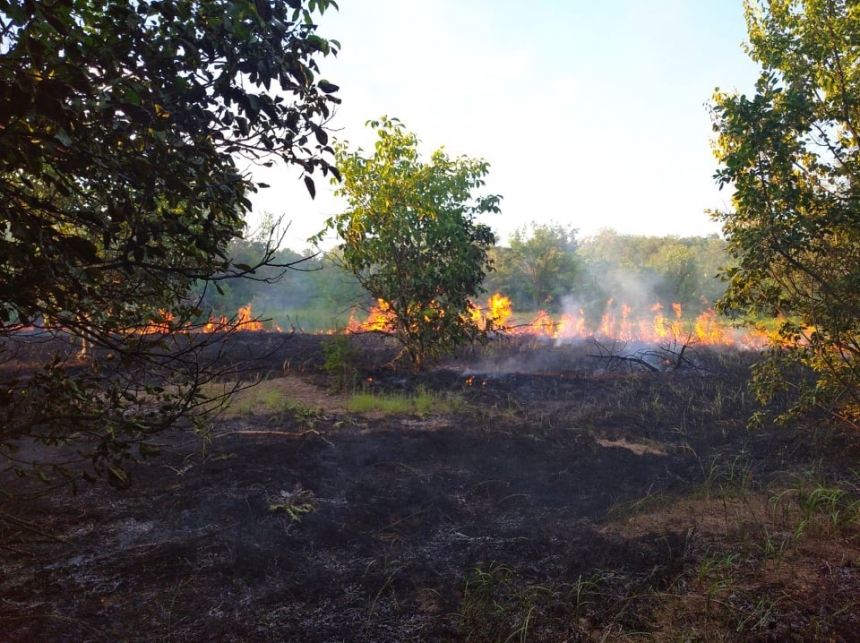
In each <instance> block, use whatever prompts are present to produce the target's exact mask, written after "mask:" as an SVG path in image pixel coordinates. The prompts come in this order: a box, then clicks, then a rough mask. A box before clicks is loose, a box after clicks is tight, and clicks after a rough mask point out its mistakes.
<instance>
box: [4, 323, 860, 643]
mask: <svg viewBox="0 0 860 643" xmlns="http://www.w3.org/2000/svg"><path fill="white" fill-rule="evenodd" d="M254 341H259V342H262V341H263V340H254ZM322 341H324V340H323V339H316V340H313V339H307V338H302V339H301V341H300V342H296V343H295V344H292V346H293V349H290V348H289V346H290V344H289V343H287V344H284V345H282V346H281V347H280V348H278V349H277V351H270V352H269V353H267V354H266V355H265V359H262V358H261V359H259V360H257V361H255V362H254V364H255V366H254V369H255V372H257V373H262V374H265V376H266V378H267V387H268V388H261V389H259V391H258V392H257V393H255V392H254V391H249V392H248V393H249V395H250V396H252V397H251V398H248V399H252V400H254V403H253V404H252V408H247V409H245V410H241V409H240V410H241V412H235V411H236V410H237V408H238V407H240V406H241V404H242V400H237V404H236V406H234V409H233V410H234V414H233V415H227V416H226V417H224V418H222V419H221V420H219V422H218V423H217V424H216V426H215V427H214V428H213V433H212V435H213V438H212V440H211V442H210V443H209V444H208V445H207V447H206V449H205V451H204V450H201V449H200V446H201V445H199V444H197V443H194V442H189V441H188V437H187V436H183V435H181V434H176V435H173V436H165V437H166V439H167V438H168V437H169V438H170V440H169V441H170V443H171V444H172V447H171V448H168V449H165V452H164V453H163V455H162V456H160V457H159V458H158V459H156V460H153V461H151V462H149V463H146V464H141V465H139V466H135V467H134V468H133V471H132V476H133V483H134V484H133V486H132V487H131V489H129V490H127V491H125V492H116V491H114V490H111V489H108V488H106V487H105V486H103V485H97V486H91V487H86V488H83V489H82V490H81V491H80V492H79V493H78V494H77V495H76V496H72V495H69V494H61V495H52V496H43V497H38V498H34V499H32V500H30V501H28V502H27V503H26V504H24V503H17V502H14V501H11V500H6V501H4V502H3V503H2V506H0V509H2V511H4V512H6V513H7V514H8V515H11V516H14V517H17V518H18V519H20V520H26V521H28V522H30V523H34V524H36V525H37V526H38V527H39V528H40V529H41V530H42V531H43V532H45V533H47V534H50V535H51V536H52V537H53V538H56V539H58V540H56V541H52V540H45V541H44V542H34V540H33V538H23V537H18V536H20V534H17V532H14V530H12V529H10V528H8V527H7V528H6V531H4V532H3V534H2V536H3V538H4V544H5V545H6V547H7V548H6V550H5V552H4V553H5V555H4V557H3V560H2V562H0V578H2V583H3V592H2V601H0V639H2V640H4V641H12V642H15V641H18V642H22V643H23V642H25V641H27V642H29V641H34V640H46V641H115V640H123V641H167V640H171V641H284V640H296V641H306V642H311V643H312V642H315V641H319V642H323V641H326V642H328V641H414V640H421V641H465V640H469V641H506V640H530V641H563V640H571V641H587V640H641V637H642V635H643V633H647V635H648V637H649V638H650V640H658V641H660V640H667V641H669V640H685V639H686V640H704V641H710V640H713V641H717V640H720V641H725V640H744V641H750V640H761V641H765V640H834V641H840V640H842V641H850V640H855V639H854V637H855V635H856V632H857V631H860V623H858V622H857V616H856V615H857V614H860V604H858V598H857V597H858V596H860V592H858V590H860V574H858V573H857V569H858V568H860V550H858V542H860V532H858V525H857V521H856V520H855V517H856V512H855V514H852V511H854V509H856V507H855V506H854V505H852V502H854V499H856V498H857V497H858V495H857V491H858V489H857V487H856V485H857V479H856V476H854V475H853V474H852V473H851V468H852V467H855V466H856V461H857V458H858V455H860V447H858V444H857V440H856V436H855V435H853V434H852V433H851V432H849V431H846V430H843V429H841V428H840V427H832V426H830V427H825V426H823V425H822V426H820V427H809V426H807V427H796V428H794V429H786V428H777V427H766V428H764V429H762V430H759V431H750V430H748V429H747V428H746V418H747V417H748V416H749V414H750V413H751V412H752V410H753V408H754V407H753V406H752V403H751V402H750V399H749V395H748V394H746V392H745V386H744V378H745V375H746V373H747V372H748V366H749V360H750V356H749V355H747V354H745V353H713V354H712V353H709V352H706V351H700V352H699V353H697V354H696V353H691V354H695V355H697V360H698V361H697V362H696V363H695V368H692V367H691V368H690V369H687V370H675V371H672V372H650V371H649V372H637V371H636V370H635V369H631V370H627V371H624V372H607V371H606V369H605V365H604V364H600V365H597V366H596V365H595V364H594V363H593V362H590V361H589V360H588V358H587V356H586V355H584V352H586V351H579V350H577V349H576V348H575V347H560V349H558V350H557V349H552V350H553V351H555V352H552V353H547V351H549V350H550V349H549V348H548V347H546V346H541V345H535V344H534V343H532V344H530V345H528V346H525V345H520V344H516V343H514V342H506V343H504V344H503V345H501V344H500V345H491V346H490V347H488V348H487V349H486V351H485V352H484V353H481V354H479V355H471V356H464V357H462V358H461V360H459V361H456V362H451V363H449V364H446V365H440V366H439V367H438V368H435V369H432V370H430V371H428V372H426V373H421V374H410V373H406V372H400V371H392V370H389V369H384V368H381V367H380V366H379V364H381V363H384V360H382V359H379V356H380V355H382V354H383V353H384V348H379V349H377V348H375V347H371V348H367V349H366V350H367V351H368V352H367V359H366V361H365V362H364V363H363V365H362V366H361V367H360V368H361V370H360V371H359V372H358V374H357V377H358V379H359V380H360V381H361V382H363V383H364V384H363V386H364V387H366V388H367V389H368V390H370V391H371V392H374V391H375V392H380V393H391V392H396V391H401V392H406V393H410V392H415V391H418V390H419V389H420V390H422V391H433V392H435V393H438V394H439V395H452V394H456V395H457V396H460V397H461V398H462V399H463V400H464V401H465V405H464V407H463V410H462V411H458V412H456V413H450V412H448V411H446V412H445V413H430V414H427V415H424V416H420V417H419V416H412V415H390V416H376V417H365V416H359V415H354V414H350V413H349V412H348V411H347V410H346V409H347V405H346V397H345V396H343V395H335V394H332V393H331V392H330V389H329V388H328V387H327V386H326V383H327V376H326V375H325V374H324V373H322V372H321V371H320V364H321V360H320V354H321V342H322ZM250 344H251V340H247V342H246V344H244V345H243V346H242V351H246V350H248V347H249V346H250ZM291 350H292V351H293V352H290V351H291ZM241 354H246V353H241ZM467 357H468V359H467ZM236 359H237V360H238V359H239V358H238V357H237V358H236ZM470 360H472V361H473V362H474V363H480V364H481V369H480V370H479V371H478V370H475V369H468V370H467V368H466V365H467V364H468V363H470ZM514 363H519V364H520V365H521V368H519V369H514V368H512V367H511V366H510V365H511V364H514ZM285 365H286V366H285ZM503 366H504V368H502V367H503ZM254 395H259V397H257V398H254V397H253V396H254ZM261 400H262V402H261ZM571 427H576V428H571ZM4 475H8V474H4ZM11 484H12V481H10V480H8V478H2V479H0V486H2V488H4V489H9V488H12V487H11ZM15 484H20V483H17V482H16V483H15ZM16 489H17V487H16ZM816 489H824V490H832V493H831V494H830V496H827V495H826V494H825V493H824V492H821V493H818V495H817V496H816V495H815V493H814V492H815V490H816ZM810 498H812V500H810ZM827 498H830V499H831V500H828V499H827ZM858 506H860V505H858Z"/></svg>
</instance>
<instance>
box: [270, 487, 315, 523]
mask: <svg viewBox="0 0 860 643" xmlns="http://www.w3.org/2000/svg"><path fill="white" fill-rule="evenodd" d="M313 499H314V493H313V491H311V490H309V489H302V488H301V487H300V486H299V487H296V488H295V489H294V490H293V491H281V492H280V494H278V497H277V498H274V499H269V512H270V513H285V514H287V516H289V518H290V520H291V521H292V522H301V520H302V516H303V515H304V514H308V513H311V512H312V511H314V510H315V509H316V507H315V506H314V504H313Z"/></svg>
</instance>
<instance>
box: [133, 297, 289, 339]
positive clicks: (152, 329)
mask: <svg viewBox="0 0 860 643" xmlns="http://www.w3.org/2000/svg"><path fill="white" fill-rule="evenodd" d="M159 316H160V320H158V321H156V320H153V321H150V322H149V323H148V324H147V325H146V326H144V327H143V328H140V329H138V330H137V331H136V332H138V333H139V334H141V335H154V334H167V333H170V332H172V331H173V330H176V328H177V326H176V324H175V323H174V316H173V313H171V312H170V311H166V310H160V311H159ZM272 327H273V330H275V331H276V332H278V333H280V332H283V331H282V330H281V327H280V326H278V325H277V324H272ZM184 328H185V330H189V331H198V332H202V333H207V334H208V333H218V332H222V331H228V330H238V331H252V332H261V331H265V330H266V329H265V328H264V327H263V322H261V321H259V320H256V319H254V314H253V312H252V310H251V304H248V305H247V306H242V307H240V308H239V312H238V313H236V316H235V317H233V318H230V317H227V316H226V315H220V316H218V317H215V316H214V315H213V316H210V317H209V320H208V321H207V322H206V323H205V324H203V325H202V326H195V325H194V324H191V323H188V324H186V325H185V326H184Z"/></svg>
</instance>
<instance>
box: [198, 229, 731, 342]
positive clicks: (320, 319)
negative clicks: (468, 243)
mask: <svg viewBox="0 0 860 643" xmlns="http://www.w3.org/2000/svg"><path fill="white" fill-rule="evenodd" d="M264 249H265V244H264V243H263V242H262V241H259V240H256V241H255V240H237V241H236V242H235V243H234V244H233V248H232V252H233V256H234V257H235V258H236V260H237V261H238V262H240V263H248V264H253V263H254V260H255V258H257V257H259V256H260V255H261V253H262V252H263V251H264ZM493 260H494V265H495V270H494V271H493V272H492V273H491V274H490V275H489V276H488V277H487V279H486V280H485V282H484V287H485V288H486V290H487V291H488V293H494V292H501V293H502V294H504V295H506V296H508V297H510V299H511V301H512V302H513V308H514V310H515V311H518V312H523V313H526V312H534V311H537V310H545V311H547V312H550V313H559V312H564V311H572V310H577V311H578V310H582V311H584V312H585V313H586V315H587V316H589V317H594V318H599V317H600V315H601V314H602V313H603V312H604V310H605V309H606V304H607V302H608V301H609V300H612V301H613V302H614V304H615V305H627V306H630V307H631V308H632V309H633V310H634V311H636V312H637V313H639V314H641V313H642V312H643V311H648V310H650V309H651V307H652V306H653V305H654V304H661V305H662V306H664V307H665V308H666V309H669V307H670V306H671V305H672V304H673V303H680V304H681V305H682V306H683V307H684V310H685V311H688V312H690V313H692V314H697V313H698V312H699V311H701V310H702V309H703V308H708V307H710V306H711V305H712V304H713V302H714V301H715V300H716V299H718V298H719V297H720V296H721V295H722V293H723V291H724V289H725V285H724V284H723V282H721V281H720V279H719V278H718V277H717V274H718V272H719V270H720V268H722V267H724V266H725V265H726V262H727V261H728V257H727V255H726V252H725V242H724V241H723V240H722V239H721V238H720V237H719V236H717V235H711V236H707V237H674V236H668V237H647V236H638V235H626V234H619V233H617V232H615V231H613V230H605V231H602V232H600V233H599V234H597V235H594V236H590V237H583V238H581V239H580V238H578V236H577V233H576V231H575V230H573V229H570V228H565V227H563V226H560V225H555V224H550V225H537V224H532V225H530V226H528V227H524V228H522V229H520V230H518V231H517V232H516V233H515V234H514V235H513V236H512V237H511V238H510V239H509V243H508V245H499V246H497V247H496V248H495V249H494V250H493ZM276 263H278V264H282V265H283V266H285V267H284V268H281V269H277V268H273V267H267V268H265V269H263V270H261V271H260V273H258V274H255V275H253V279H242V280H234V281H230V282H229V283H227V284H225V285H223V286H222V292H221V293H219V292H217V291H216V290H215V289H213V288H212V287H211V286H210V288H209V290H208V291H206V292H203V291H202V289H198V294H201V295H203V305H204V307H205V309H206V310H211V311H213V312H214V314H216V315H228V316H229V315H233V314H235V313H236V311H237V310H238V309H239V307H240V306H245V305H247V304H249V303H250V304H252V305H253V310H254V313H255V314H260V315H263V316H265V317H269V318H271V319H273V320H274V321H275V322H276V323H277V324H279V325H280V326H281V327H284V328H288V327H290V326H293V327H297V328H300V329H303V330H306V331H319V330H327V329H334V328H337V327H342V326H343V325H344V324H346V322H347V321H348V319H349V315H350V312H351V311H353V310H356V311H357V313H356V315H357V316H358V317H359V318H361V316H362V314H363V313H364V311H366V310H367V309H368V308H369V307H370V306H371V305H372V304H373V303H374V302H372V301H370V299H369V297H368V296H367V294H366V293H365V292H364V291H363V290H362V288H361V287H360V286H359V285H358V283H357V282H356V280H355V279H354V278H353V277H352V275H351V274H349V273H348V272H346V271H345V270H343V269H341V268H340V267H339V262H338V253H337V251H331V252H328V253H319V254H316V255H314V253H313V252H312V251H305V252H297V251H294V250H289V249H283V250H280V251H279V252H278V254H277V261H276ZM286 266H289V267H286ZM279 275H280V278H278V277H279Z"/></svg>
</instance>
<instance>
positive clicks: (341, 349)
mask: <svg viewBox="0 0 860 643" xmlns="http://www.w3.org/2000/svg"><path fill="white" fill-rule="evenodd" d="M322 351H323V357H324V358H325V362H324V364H323V369H325V372H326V373H328V374H329V375H331V376H332V388H334V389H335V390H336V391H342V390H344V389H345V388H347V387H348V386H351V385H353V384H354V383H355V380H356V377H357V376H358V372H357V368H356V365H357V364H358V358H359V352H358V349H357V348H356V347H355V346H353V345H352V342H351V341H350V339H349V336H347V335H344V334H340V335H335V336H333V337H332V338H331V339H329V340H328V341H326V342H325V343H323V346H322Z"/></svg>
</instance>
